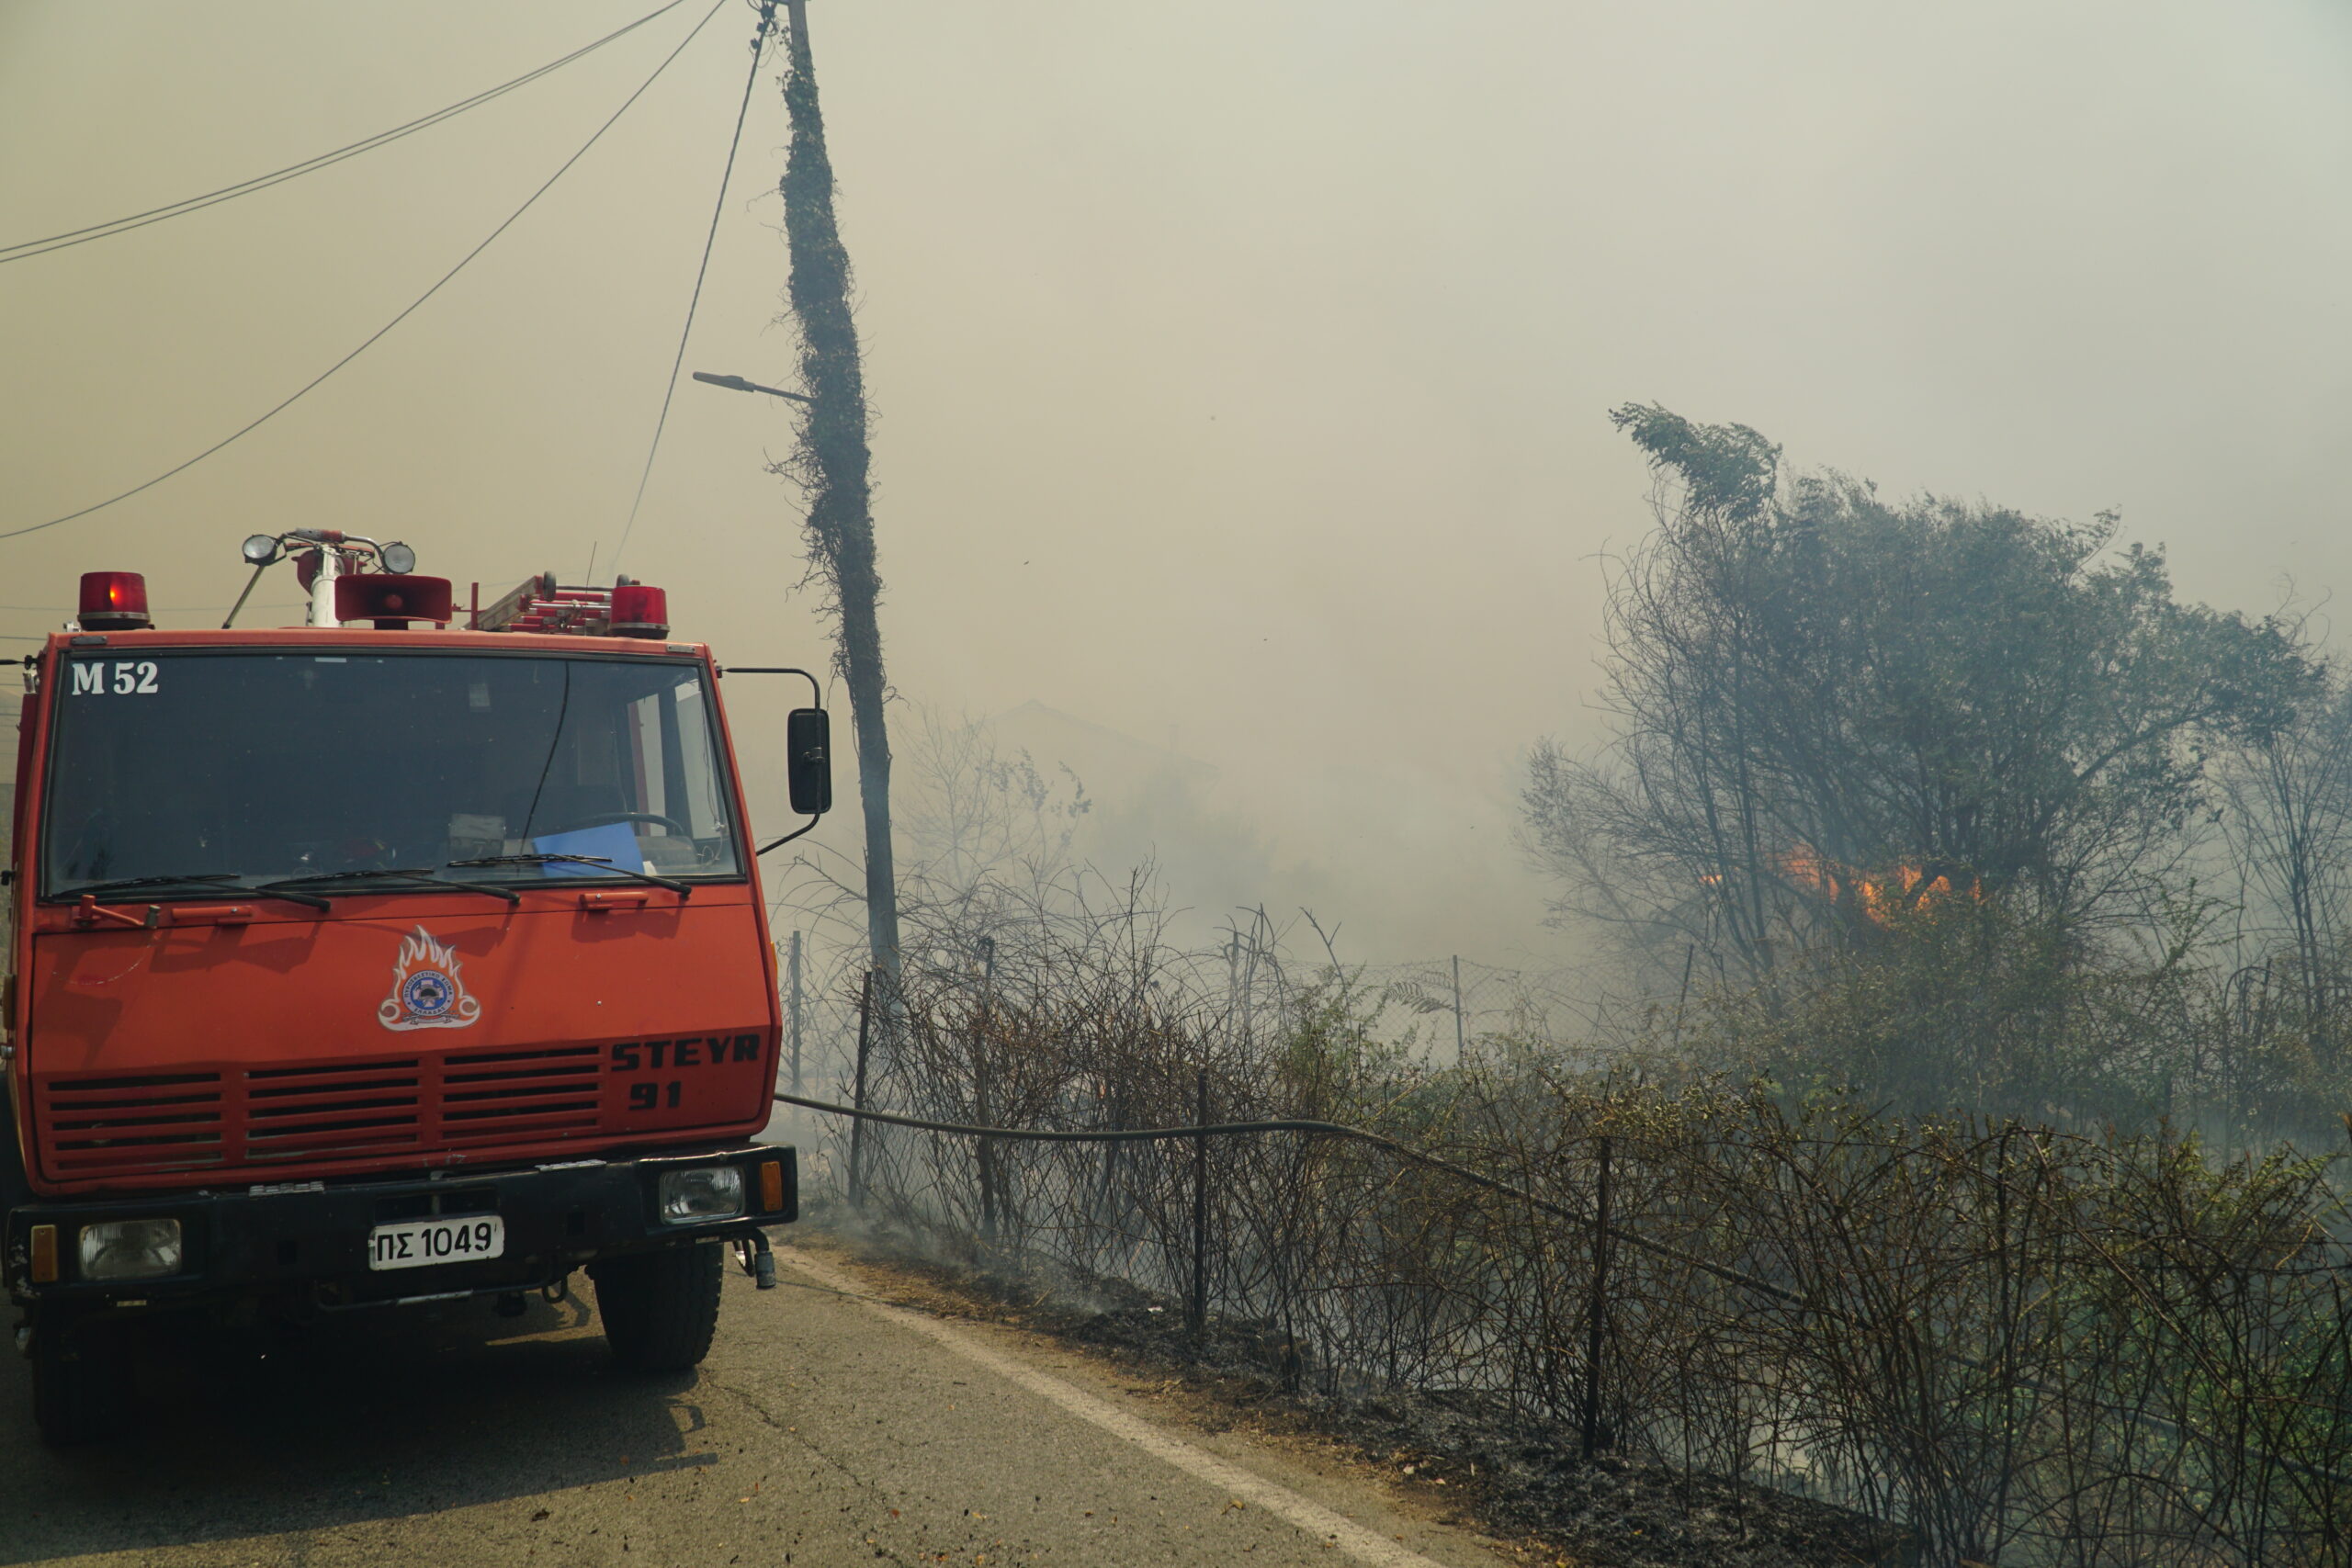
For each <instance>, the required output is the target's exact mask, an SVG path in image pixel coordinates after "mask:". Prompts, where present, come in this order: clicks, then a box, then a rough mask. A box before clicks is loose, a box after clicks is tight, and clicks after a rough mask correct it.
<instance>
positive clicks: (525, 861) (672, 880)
mask: <svg viewBox="0 0 2352 1568" xmlns="http://www.w3.org/2000/svg"><path fill="white" fill-rule="evenodd" d="M450 864H451V865H593V866H594V867H595V868H596V869H597V870H598V871H600V872H610V873H611V874H613V875H615V876H633V877H635V878H636V879H637V880H638V881H639V882H650V883H651V884H653V886H656V887H667V888H669V889H670V890H671V891H672V892H673V893H675V894H677V896H678V897H681V898H691V897H694V891H695V890H694V886H693V885H692V884H690V883H684V882H681V881H679V880H678V879H677V878H676V877H674V876H656V875H654V874H652V873H651V872H650V871H631V870H629V868H628V867H627V866H625V865H615V864H614V863H612V860H611V859H610V857H608V856H605V855H545V854H538V855H485V856H483V857H482V858H481V859H480V860H453V861H451V862H450Z"/></svg>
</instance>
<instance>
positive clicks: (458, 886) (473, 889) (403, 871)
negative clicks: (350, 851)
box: [254, 866, 523, 908]
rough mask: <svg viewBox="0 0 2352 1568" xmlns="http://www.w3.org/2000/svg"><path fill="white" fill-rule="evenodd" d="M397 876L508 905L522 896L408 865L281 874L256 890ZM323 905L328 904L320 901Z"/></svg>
mask: <svg viewBox="0 0 2352 1568" xmlns="http://www.w3.org/2000/svg"><path fill="white" fill-rule="evenodd" d="M390 877H398V878H399V879H400V880H401V882H403V883H406V884H407V885H408V886H412V887H420V888H421V887H446V888H448V889H450V890H452V891H454V892H458V893H487V894H489V895H490V896H491V897H493V898H503V899H505V900H506V901H507V902H508V903H509V904H520V903H521V902H522V901H523V896H522V895H521V894H519V893H517V892H515V890H514V889H513V888H511V887H492V886H490V885H489V884H488V883H486V882H452V881H450V880H449V879H448V878H447V877H444V876H441V875H439V874H436V873H435V872H434V871H433V870H432V869H431V868H430V867H426V866H418V867H415V868H413V869H411V868H409V867H405V866H383V867H361V868H356V869H354V870H351V871H314V872H311V873H310V874H308V875H304V876H281V877H279V878H278V879H277V881H275V882H265V883H263V884H262V885H261V886H258V887H256V888H254V892H256V893H267V892H270V891H272V890H273V889H276V888H282V887H311V886H319V887H324V886H330V885H332V884H334V883H337V882H379V881H383V880H385V879H387V878H390ZM319 907H320V908H325V907H326V906H325V904H324V902H323V901H322V902H321V904H320V906H319Z"/></svg>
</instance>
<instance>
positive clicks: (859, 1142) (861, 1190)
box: [849, 969, 874, 1209]
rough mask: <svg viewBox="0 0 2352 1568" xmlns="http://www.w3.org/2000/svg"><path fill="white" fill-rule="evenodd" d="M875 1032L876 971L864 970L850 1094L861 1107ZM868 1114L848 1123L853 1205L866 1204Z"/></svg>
mask: <svg viewBox="0 0 2352 1568" xmlns="http://www.w3.org/2000/svg"><path fill="white" fill-rule="evenodd" d="M873 1034H874V971H873V970H871V969H868V970H867V971H866V972H865V984H864V985H862V986H860V987H858V991H857V1083H856V1090H855V1092H854V1094H853V1095H852V1096H851V1097H850V1104H851V1105H852V1106H853V1107H854V1108H855V1109H857V1110H859V1111H863V1110H865V1049H866V1043H867V1042H868V1041H870V1040H871V1039H872V1038H873ZM864 1159H865V1117H863V1116H859V1117H854V1118H852V1119H851V1122H850V1124H849V1201H850V1204H851V1206H852V1207H854V1208H860V1209H862V1208H864V1207H865V1170H864V1168H863V1165H864Z"/></svg>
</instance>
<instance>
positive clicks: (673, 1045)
mask: <svg viewBox="0 0 2352 1568" xmlns="http://www.w3.org/2000/svg"><path fill="white" fill-rule="evenodd" d="M70 640H72V639H69V637H66V636H64V635H62V634H61V635H58V636H55V637H51V639H50V642H49V645H48V648H47V649H46V650H45V652H44V654H43V656H42V657H41V659H40V667H41V670H42V673H43V677H44V679H43V690H42V692H41V694H40V695H38V696H34V697H28V699H27V700H26V705H25V716H24V720H23V743H22V744H21V745H20V747H19V755H18V775H17V820H16V843H17V861H18V867H19V870H18V874H17V878H16V882H15V886H13V887H12V888H11V889H10V890H9V892H10V897H11V899H12V906H13V913H14V915H15V920H14V928H13V931H12V934H11V941H12V942H13V953H12V954H11V956H12V958H13V964H12V969H13V973H14V976H15V982H14V985H13V987H11V991H10V994H9V996H8V998H7V1008H6V1027H7V1038H8V1040H9V1041H10V1042H11V1043H13V1044H14V1045H15V1046H16V1048H17V1049H16V1051H15V1054H14V1060H13V1062H12V1064H11V1067H10V1071H11V1075H12V1077H13V1080H14V1082H13V1087H14V1089H15V1090H16V1092H15V1094H14V1095H13V1097H12V1098H13V1100H14V1102H15V1107H14V1108H15V1111H16V1114H17V1136H18V1139H19V1147H21V1148H22V1149H23V1150H24V1151H25V1152H26V1156H27V1158H26V1165H27V1171H26V1175H27V1177H28V1180H29V1182H30V1185H31V1186H32V1188H33V1190H34V1191H36V1192H37V1193H40V1194H42V1195H44V1196H51V1197H67V1196H79V1195H85V1194H98V1193H107V1192H131V1191H147V1190H187V1189H191V1188H207V1189H221V1188H231V1187H241V1186H243V1185H246V1184H253V1183H275V1182H286V1181H300V1180H304V1179H312V1178H318V1177H324V1176H330V1175H351V1174H357V1173H366V1172H370V1171H383V1170H417V1169H420V1168H435V1167H448V1166H461V1165H468V1164H483V1163H489V1162H492V1161H499V1162H515V1161H527V1160H544V1159H549V1158H553V1159H558V1160H560V1159H564V1158H567V1157H585V1156H590V1155H594V1154H600V1153H605V1152H610V1151H615V1150H620V1149H626V1148H643V1147H649V1146H654V1145H679V1144H681V1143H686V1142H693V1141H697V1140H706V1139H707V1140H710V1141H716V1140H720V1139H726V1138H741V1137H743V1136H746V1135H748V1134H752V1133H754V1132H757V1131H758V1130H759V1129H760V1128H762V1127H763V1126H764V1125H765V1123H766V1122H767V1118H768V1111H769V1095H770V1093H771V1092H772V1089H773V1086H774V1083H775V1065H776V1055H777V1050H778V1043H779V1036H780V1033H781V1021H780V1018H779V1013H778V1005H777V1001H776V986H775V949H774V947H773V945H772V943H771V942H770V939H769V933H768V926H767V914H766V908H765V905H764V902H763V898H762V897H761V892H760V886H759V878H758V871H757V866H756V863H755V862H754V861H753V860H752V845H751V843H750V841H749V838H748V834H747V831H746V829H745V828H744V822H745V815H744V812H743V808H742V799H741V785H740V783H739V782H738V781H737V780H736V779H735V777H734V776H733V772H732V768H731V765H730V767H729V773H728V778H727V781H726V786H727V788H728V790H729V792H730V797H729V807H730V809H729V820H730V821H731V822H732V823H733V824H734V831H735V833H736V834H737V835H738V838H739V840H740V841H739V847H738V856H739V863H741V865H743V866H744V867H745V868H746V871H745V874H744V875H742V876H741V877H740V878H733V879H728V880H718V881H702V882H696V883H695V884H694V885H693V887H692V891H691V893H690V894H687V895H685V896H683V897H682V896H681V895H680V894H679V893H678V892H676V891H674V890H673V889H670V888H665V887H661V886H651V885H648V884H635V885H628V884H614V883H609V882H605V883H601V884H600V885H598V886H580V885H578V884H576V883H574V884H571V885H565V884H560V883H559V884H555V885H529V884H526V885H523V886H517V887H515V889H514V891H515V893H517V894H518V895H519V897H520V899H521V902H520V903H519V904H515V905H509V904H507V903H505V902H503V900H500V899H497V898H493V897H489V896H486V895H482V894H469V893H464V892H458V891H452V892H448V893H440V892H409V893H400V892H386V893H380V894H379V893H374V892H359V893H346V894H338V895H337V896H336V897H334V899H333V900H331V903H332V908H330V909H328V910H326V911H319V910H316V909H311V908H304V907H302V906H300V905H299V904H294V903H288V902H284V901H279V900H275V899H272V898H269V897H265V896H260V895H256V894H253V893H249V892H246V891H243V890H240V889H236V888H226V889H224V890H223V892H222V894H221V896H220V897H219V898H218V899H212V898H204V899H198V900H189V899H187V898H177V899H174V900H171V901H161V900H159V901H158V904H157V906H156V908H157V910H158V913H157V915H156V917H155V920H156V923H155V924H154V925H153V926H152V927H141V926H136V925H132V924H127V923H123V922H122V921H121V920H119V919H110V918H106V917H96V918H95V919H94V917H93V916H92V915H90V914H89V913H87V912H77V910H76V909H75V908H74V906H71V905H64V904H55V903H52V904H39V903H36V902H35V901H34V895H35V892H36V890H37V887H36V885H37V882H38V878H37V877H35V876H32V875H30V874H28V869H27V868H28V867H30V866H31V865H32V863H34V861H35V859H36V857H37V853H38V846H39V845H40V841H41V807H42V782H43V780H44V778H45V774H46V761H47V759H46V751H47V739H48V718H49V715H50V714H51V711H52V710H53V706H54V704H55V703H56V701H57V700H58V691H57V686H58V682H57V681H56V680H55V679H54V676H55V674H56V672H57V671H59V669H60V668H61V662H60V656H61V655H62V653H63V652H65V650H66V649H67V646H68V643H69V641H70ZM344 645H347V646H351V647H354V648H374V649H401V650H402V651H414V650H418V649H429V650H431V651H435V652H466V653H475V654H482V653H495V654H523V655H537V656H559V655H582V654H586V655H603V656H606V657H610V656H613V655H616V654H620V655H628V656H633V657H643V656H647V655H654V656H662V655H665V654H666V655H668V656H672V657H675V658H678V659H679V660H692V661H697V662H701V663H705V664H707V662H708V655H707V650H705V649H703V648H702V647H701V646H700V645H696V644H684V643H668V644H664V643H658V642H655V643H647V642H636V643H631V642H627V641H616V639H614V638H611V637H548V636H536V635H534V636H516V635H512V634H497V633H467V632H400V631H374V630H363V629H340V628H317V629H311V628H288V629H284V630H277V631H266V630H255V631H231V632H214V631H194V632H188V631H167V632H166V631H150V632H133V633H115V634H109V635H108V636H107V638H106V642H105V648H106V652H107V657H113V656H114V655H115V654H116V653H118V652H120V653H122V654H126V655H127V654H131V653H135V652H137V651H140V650H142V649H189V648H222V647H235V648H252V649H280V648H298V649H325V648H330V647H334V646H344ZM75 651H77V652H86V651H87V649H76V650H75ZM714 690H715V688H714ZM718 726H719V729H718V743H719V746H720V750H721V752H722V754H723V755H724V756H726V757H728V758H729V759H731V757H732V755H733V746H732V740H731V738H730V737H729V735H728V734H727V732H726V728H725V718H724V714H723V711H721V712H720V714H719V715H718ZM168 768H169V760H168V759H159V761H158V772H159V780H158V783H159V787H164V788H168V787H169V779H168ZM260 784H261V781H257V791H256V798H257V801H258V800H259V799H260V798H261V796H262V793H263V792H262V789H261V788H260V787H259V786H260ZM256 808H257V809H258V808H260V807H258V806H257V807H256ZM119 897H123V898H125V899H128V898H129V897H130V896H128V895H124V896H119ZM107 907H108V908H113V909H117V910H122V911H126V912H128V913H129V914H130V915H131V916H133V917H144V914H145V910H146V908H147V907H146V906H144V905H141V904H139V903H136V902H119V903H112V904H110V905H108V906H107ZM419 976H423V979H421V980H420V979H419V978H418V977H419ZM412 982H413V983H416V984H421V985H424V986H426V987H436V988H437V987H447V990H428V991H427V992H425V993H423V994H424V995H427V996H429V997H431V998H432V999H433V1000H434V1001H435V1003H436V1004H438V1005H436V1006H435V1007H433V1008H429V1009H427V1010H425V1011H424V1012H420V1011H418V1010H416V1009H413V1008H411V1007H408V1006H406V1005H405V1004H404V1002H403V997H404V996H405V995H413V994H417V993H412V992H408V991H405V990H404V987H408V986H409V985H411V984H412ZM450 992H454V999H452V998H451V996H450V994H449V993H450Z"/></svg>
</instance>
